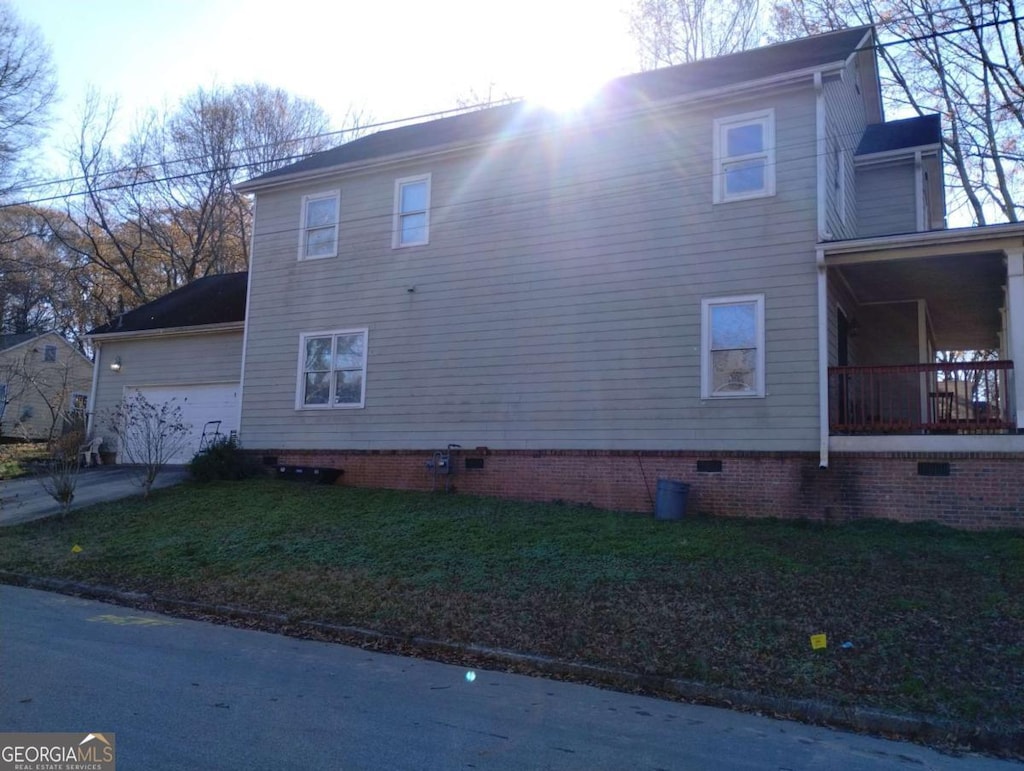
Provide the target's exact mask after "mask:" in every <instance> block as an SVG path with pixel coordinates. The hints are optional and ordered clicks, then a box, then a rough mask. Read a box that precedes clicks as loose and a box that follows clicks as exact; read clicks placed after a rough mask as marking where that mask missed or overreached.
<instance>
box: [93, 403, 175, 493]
mask: <svg viewBox="0 0 1024 771" xmlns="http://www.w3.org/2000/svg"><path fill="white" fill-rule="evenodd" d="M106 423H107V428H108V429H109V430H110V431H111V432H112V433H113V434H114V436H116V437H117V442H118V449H119V450H120V453H121V461H122V462H123V463H126V464H128V465H129V466H131V467H132V468H133V469H134V470H135V471H136V472H137V473H136V476H137V479H138V483H139V486H140V487H141V488H142V495H143V497H145V496H148V495H149V491H150V489H152V487H153V482H154V481H156V478H157V475H158V474H159V473H160V470H161V469H162V468H163V467H164V466H166V465H167V463H168V462H169V461H170V460H171V459H172V458H173V457H174V456H175V455H177V454H178V453H179V452H181V451H182V450H184V449H185V446H186V445H187V443H188V438H189V432H190V431H191V425H190V424H189V423H186V422H185V421H184V418H183V412H182V409H181V406H180V405H177V404H175V403H174V400H173V399H172V400H171V401H169V402H163V403H162V404H154V403H152V402H151V401H149V400H148V399H147V398H146V397H145V396H143V395H142V394H141V393H139V392H138V391H135V392H133V393H131V394H129V395H127V396H125V398H124V399H123V400H122V401H121V402H120V403H119V404H118V405H117V406H116V407H115V408H114V409H113V410H112V411H111V412H110V413H109V414H108V415H107V420H106Z"/></svg>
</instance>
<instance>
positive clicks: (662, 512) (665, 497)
mask: <svg viewBox="0 0 1024 771" xmlns="http://www.w3.org/2000/svg"><path fill="white" fill-rule="evenodd" d="M689 494H690V486H689V485H688V484H686V483H685V482H678V481H676V480H675V479H659V480H658V497H657V499H656V500H655V503H654V518H655V519H682V518H683V515H684V514H685V513H686V499H687V497H688V496H689Z"/></svg>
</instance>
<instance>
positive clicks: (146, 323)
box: [88, 273, 246, 463]
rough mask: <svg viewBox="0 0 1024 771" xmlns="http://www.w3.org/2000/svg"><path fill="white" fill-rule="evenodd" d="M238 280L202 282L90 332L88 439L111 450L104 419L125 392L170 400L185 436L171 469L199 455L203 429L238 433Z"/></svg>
mask: <svg viewBox="0 0 1024 771" xmlns="http://www.w3.org/2000/svg"><path fill="white" fill-rule="evenodd" d="M245 295H246V274H245V273H229V274H225V275H216V276H206V277H205V278H201V279H198V280H197V281H194V282H193V283H191V284H188V285H186V286H184V287H182V288H180V289H177V290H175V291H174V292H171V293H170V294H167V295H165V296H163V297H161V298H159V299H157V300H154V301H153V302H150V303H147V304H146V305H143V306H142V307H140V308H136V309H135V310H133V311H129V312H127V313H124V314H121V315H119V316H117V317H116V318H114V319H113V320H111V321H110V322H109V323H107V324H104V325H103V326H101V327H97V328H96V329H94V330H92V331H91V332H90V333H89V335H88V339H89V340H90V341H91V343H92V345H93V348H94V350H95V368H94V370H93V380H92V397H91V400H90V403H91V404H92V410H91V413H90V420H89V424H90V432H91V433H93V434H96V435H100V436H103V437H105V440H106V441H105V444H106V445H107V446H108V447H111V448H116V447H117V443H116V440H115V438H114V436H113V435H112V432H111V431H110V429H109V426H108V420H107V417H108V416H109V414H110V412H111V411H112V410H113V409H114V408H115V407H116V406H117V405H118V403H119V402H120V401H121V400H122V399H123V398H124V397H125V396H126V395H128V394H129V393H131V392H135V391H137V392H139V393H141V394H142V395H143V396H145V397H146V399H148V400H149V401H150V402H153V403H154V404H160V403H163V402H167V401H171V400H173V402H174V404H175V405H176V406H180V407H181V409H182V414H183V417H184V420H185V422H187V423H188V424H189V425H190V427H191V429H190V434H189V436H188V441H187V442H186V445H185V447H184V449H183V450H182V451H181V452H180V453H179V454H178V455H177V456H175V457H174V458H172V459H171V460H172V462H174V463H187V462H188V461H190V460H191V459H192V456H193V455H195V453H196V452H197V451H198V449H199V443H200V439H201V436H202V433H203V429H204V427H206V426H207V424H208V423H210V422H215V421H220V424H219V426H218V428H219V431H220V433H221V434H222V435H223V436H228V435H230V433H231V432H232V431H237V429H238V410H239V393H240V384H239V377H240V374H241V361H242V332H243V327H244V320H245Z"/></svg>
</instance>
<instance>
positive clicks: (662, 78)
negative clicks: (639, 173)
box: [241, 27, 872, 189]
mask: <svg viewBox="0 0 1024 771" xmlns="http://www.w3.org/2000/svg"><path fill="white" fill-rule="evenodd" d="M871 29H872V28H871V27H856V28H853V29H846V30H840V31H838V32H830V33H828V34H825V35H816V36H814V37H808V38H802V39H800V40H794V41H791V42H788V43H778V44H776V45H771V46H765V47H763V48H755V49H751V50H749V51H744V52H742V53H737V54H731V55H728V56H719V57H716V58H714V59H704V60H702V61H698V62H692V63H689V64H680V65H676V66H674V67H664V68H662V69H657V70H651V71H650V72H640V73H636V74H633V75H626V76H625V77H621V78H617V79H615V80H612V81H610V82H609V83H607V84H606V85H605V86H604V87H603V88H602V89H601V90H600V91H599V92H598V95H597V96H596V97H595V99H594V100H592V103H591V104H590V106H589V107H588V108H587V112H586V113H585V116H588V117H596V118H599V117H601V116H603V115H607V114H610V113H615V112H619V111H622V110H629V109H634V108H638V107H643V106H646V105H650V104H652V103H656V102H661V101H664V100H667V99H672V98H674V97H680V96H685V95H688V94H698V93H702V92H704V91H709V90H713V89H719V88H725V87H728V86H734V85H739V84H741V83H744V82H747V81H756V80H762V79H764V78H770V77H773V76H776V75H782V74H784V73H787V72H796V71H801V70H806V69H809V68H813V67H817V66H822V65H826V64H831V63H834V62H843V61H845V60H846V59H847V58H848V57H849V56H851V55H852V54H853V53H854V52H856V51H857V50H859V47H860V46H861V44H862V42H863V41H864V38H865V36H867V35H868V34H869V33H870V32H871ZM561 120H562V119H561V118H560V117H559V116H558V115H557V114H554V113H551V112H548V111H545V110H542V109H539V108H537V107H533V106H531V105H529V104H527V103H525V102H516V103H514V104H507V105H502V106H499V107H491V108H487V109H483V110H477V111H474V112H468V113H463V114H461V115H454V116H451V117H448V118H440V119H438V120H432V121H428V122H425V123H416V124H413V125H409V126H401V127H399V128H394V129H389V130H387V131H379V132H377V133H375V134H370V135H369V136H365V137H361V138H359V139H355V140H353V141H351V142H347V143H346V144H343V145H341V146H339V147H335V148H333V149H331V150H324V151H323V152H320V153H316V154H314V155H311V156H309V157H308V158H304V159H303V160H301V161H298V162H297V163H293V164H290V165H288V166H283V167H281V168H279V169H275V170H273V171H270V172H267V173H266V174H263V175H261V176H259V177H255V178H254V179H251V180H249V181H247V182H245V183H243V185H242V186H241V187H242V188H243V189H245V188H248V187H250V186H252V187H259V186H260V183H263V182H269V181H273V180H274V179H276V178H278V177H283V176H291V175H293V174H300V173H303V172H310V171H319V170H322V169H329V168H333V167H335V166H341V165H344V164H349V163H357V162H360V161H369V160H373V159H376V158H385V157H388V156H392V155H398V154H402V153H410V152H416V151H420V150H425V149H427V148H431V147H440V146H446V145H451V144H457V143H463V142H472V141H479V140H484V139H488V138H491V137H494V136H497V135H499V134H503V133H504V134H506V135H508V134H522V133H528V132H530V131H537V130H542V129H544V128H545V127H549V126H554V125H557V124H558V123H560V122H561Z"/></svg>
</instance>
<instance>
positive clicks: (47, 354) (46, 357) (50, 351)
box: [43, 345, 57, 362]
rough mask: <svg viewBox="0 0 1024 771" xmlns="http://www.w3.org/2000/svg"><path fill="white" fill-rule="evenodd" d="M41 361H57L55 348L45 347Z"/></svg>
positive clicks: (53, 346)
mask: <svg viewBox="0 0 1024 771" xmlns="http://www.w3.org/2000/svg"><path fill="white" fill-rule="evenodd" d="M43 361H45V362H55V361H57V346H55V345H47V346H44V347H43Z"/></svg>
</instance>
